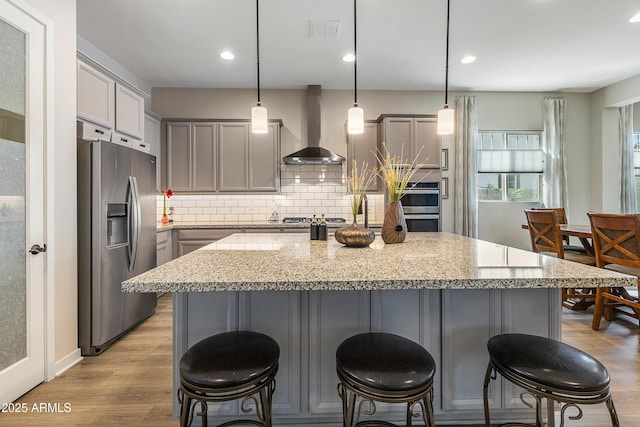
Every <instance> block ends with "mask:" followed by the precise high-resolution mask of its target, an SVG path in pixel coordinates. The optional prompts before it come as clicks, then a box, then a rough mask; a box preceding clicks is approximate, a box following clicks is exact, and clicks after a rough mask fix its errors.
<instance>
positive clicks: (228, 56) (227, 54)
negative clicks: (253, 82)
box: [220, 50, 236, 61]
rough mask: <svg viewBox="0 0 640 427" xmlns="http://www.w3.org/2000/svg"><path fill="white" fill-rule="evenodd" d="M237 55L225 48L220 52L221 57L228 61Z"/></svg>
mask: <svg viewBox="0 0 640 427" xmlns="http://www.w3.org/2000/svg"><path fill="white" fill-rule="evenodd" d="M235 57H236V56H235V55H234V54H233V53H231V52H229V51H228V50H225V51H224V52H222V53H221V54H220V58H222V59H226V60H227V61H231V60H232V59H233V58H235Z"/></svg>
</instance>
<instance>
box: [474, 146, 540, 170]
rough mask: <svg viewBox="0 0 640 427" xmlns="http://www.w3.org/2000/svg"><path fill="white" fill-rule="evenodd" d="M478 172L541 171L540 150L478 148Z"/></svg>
mask: <svg viewBox="0 0 640 427" xmlns="http://www.w3.org/2000/svg"><path fill="white" fill-rule="evenodd" d="M477 153H478V158H477V160H478V163H477V164H478V173H542V172H543V162H544V160H543V159H544V156H543V153H542V150H478V151H477Z"/></svg>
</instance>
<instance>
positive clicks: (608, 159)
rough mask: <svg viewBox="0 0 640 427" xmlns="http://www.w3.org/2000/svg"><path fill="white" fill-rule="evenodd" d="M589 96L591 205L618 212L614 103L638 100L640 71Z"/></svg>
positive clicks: (615, 113) (616, 104) (601, 209)
mask: <svg viewBox="0 0 640 427" xmlns="http://www.w3.org/2000/svg"><path fill="white" fill-rule="evenodd" d="M591 96H592V101H591V102H592V106H591V123H590V126H591V133H592V136H593V143H592V144H593V158H592V162H591V174H592V175H591V176H592V179H591V194H592V196H591V197H592V209H593V210H595V211H601V212H620V202H619V200H620V196H619V194H620V177H619V173H618V170H619V166H618V163H619V161H618V157H619V148H618V111H617V107H619V106H622V105H626V104H632V103H635V102H638V101H639V100H640V74H638V75H636V76H633V77H630V78H628V79H626V80H623V81H621V82H619V83H616V84H613V85H611V86H608V87H606V88H603V89H600V90H598V91H596V92H594V93H593V94H592V95H591ZM636 114H640V113H636Z"/></svg>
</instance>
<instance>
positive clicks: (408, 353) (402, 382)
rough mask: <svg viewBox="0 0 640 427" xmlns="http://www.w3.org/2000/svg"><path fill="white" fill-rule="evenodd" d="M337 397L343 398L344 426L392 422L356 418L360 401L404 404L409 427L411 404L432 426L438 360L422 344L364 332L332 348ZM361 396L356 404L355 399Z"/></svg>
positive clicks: (368, 412)
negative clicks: (434, 384) (334, 354)
mask: <svg viewBox="0 0 640 427" xmlns="http://www.w3.org/2000/svg"><path fill="white" fill-rule="evenodd" d="M336 370H337V372H338V379H339V380H340V383H339V384H338V395H339V396H340V398H341V399H342V417H343V426H345V427H353V426H364V425H368V424H370V425H384V426H394V425H395V424H392V423H389V422H386V421H359V419H360V415H361V411H362V404H363V403H364V402H368V403H369V406H370V410H368V411H367V410H365V411H364V412H365V414H366V415H373V414H374V413H375V411H376V407H375V403H374V401H380V402H387V403H406V404H407V413H406V415H407V418H406V419H407V422H406V425H407V426H411V421H412V418H413V417H414V416H417V414H415V415H414V408H415V406H416V405H419V406H420V407H421V408H422V411H421V412H422V418H423V420H424V423H425V425H426V426H430V427H434V426H435V420H434V417H433V378H434V375H435V372H436V362H435V361H434V360H433V357H431V354H429V352H428V351H427V350H425V349H424V348H423V347H421V346H420V345H418V344H416V343H415V342H413V341H411V340H408V339H406V338H403V337H400V336H397V335H393V334H387V333H364V334H359V335H355V336H353V337H350V338H347V339H346V340H344V341H343V342H342V344H340V346H339V347H338V349H337V350H336ZM358 399H360V402H357V400H358Z"/></svg>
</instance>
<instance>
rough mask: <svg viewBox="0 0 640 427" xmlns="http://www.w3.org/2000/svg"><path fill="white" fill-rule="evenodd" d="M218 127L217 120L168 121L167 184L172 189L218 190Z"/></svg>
mask: <svg viewBox="0 0 640 427" xmlns="http://www.w3.org/2000/svg"><path fill="white" fill-rule="evenodd" d="M216 129H217V125H216V123H213V122H196V123H190V122H170V123H167V139H166V141H167V143H166V146H167V149H166V161H165V164H166V182H167V188H171V190H172V191H204V192H209V191H215V190H216V167H215V166H216V158H217V146H216Z"/></svg>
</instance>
